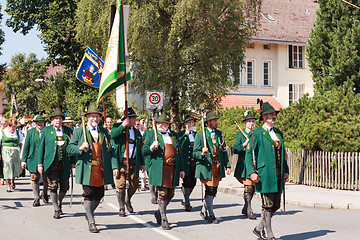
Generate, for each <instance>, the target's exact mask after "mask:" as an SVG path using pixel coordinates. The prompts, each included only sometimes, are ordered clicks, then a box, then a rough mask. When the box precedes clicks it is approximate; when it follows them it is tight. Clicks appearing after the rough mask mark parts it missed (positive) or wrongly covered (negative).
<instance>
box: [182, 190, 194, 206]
mask: <svg viewBox="0 0 360 240" xmlns="http://www.w3.org/2000/svg"><path fill="white" fill-rule="evenodd" d="M192 191H193V188H184V191H183V193H184V200H185V205H186V206H190V194H191V193H192Z"/></svg>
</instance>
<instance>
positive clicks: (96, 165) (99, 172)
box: [83, 133, 104, 201]
mask: <svg viewBox="0 0 360 240" xmlns="http://www.w3.org/2000/svg"><path fill="white" fill-rule="evenodd" d="M91 139H92V158H91V173H90V181H89V185H88V186H87V185H83V197H85V200H98V201H100V200H101V199H102V198H103V197H104V165H103V159H102V148H101V141H100V133H99V140H98V141H95V139H94V138H93V137H92V136H91Z"/></svg>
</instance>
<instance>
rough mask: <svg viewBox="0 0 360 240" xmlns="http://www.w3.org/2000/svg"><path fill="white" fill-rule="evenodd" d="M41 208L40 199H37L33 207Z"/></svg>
mask: <svg viewBox="0 0 360 240" xmlns="http://www.w3.org/2000/svg"><path fill="white" fill-rule="evenodd" d="M38 206H40V199H35V200H34V202H33V207H38Z"/></svg>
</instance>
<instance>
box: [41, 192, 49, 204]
mask: <svg viewBox="0 0 360 240" xmlns="http://www.w3.org/2000/svg"><path fill="white" fill-rule="evenodd" d="M41 199H42V200H43V202H44V203H49V196H48V195H47V194H45V193H44V192H42V193H41Z"/></svg>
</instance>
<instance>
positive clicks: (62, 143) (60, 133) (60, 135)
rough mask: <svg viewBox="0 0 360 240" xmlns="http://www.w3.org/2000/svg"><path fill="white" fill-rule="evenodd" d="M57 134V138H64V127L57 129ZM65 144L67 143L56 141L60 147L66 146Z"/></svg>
mask: <svg viewBox="0 0 360 240" xmlns="http://www.w3.org/2000/svg"><path fill="white" fill-rule="evenodd" d="M54 128H55V127H54ZM55 133H56V136H57V137H63V136H64V133H63V130H62V127H60V128H58V129H56V128H55ZM64 140H65V139H64ZM64 143H65V141H56V144H57V145H58V146H62V145H64Z"/></svg>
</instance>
